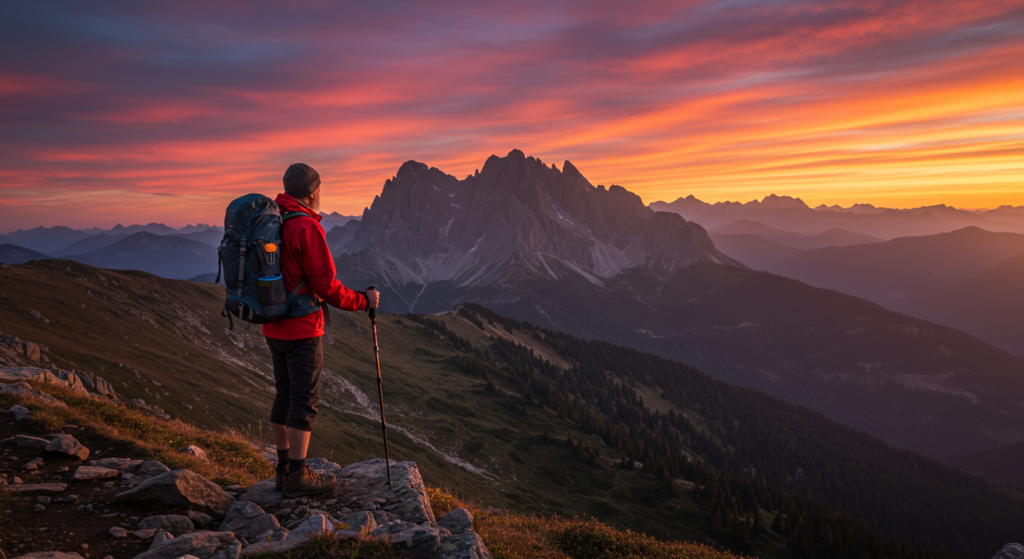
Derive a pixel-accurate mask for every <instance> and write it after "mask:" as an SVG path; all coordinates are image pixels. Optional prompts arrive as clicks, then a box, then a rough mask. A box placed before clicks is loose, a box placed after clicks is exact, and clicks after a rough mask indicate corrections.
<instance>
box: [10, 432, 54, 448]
mask: <svg viewBox="0 0 1024 559" xmlns="http://www.w3.org/2000/svg"><path fill="white" fill-rule="evenodd" d="M48 444H50V441H48V440H46V439H40V438H39V437H30V436H28V435H14V436H13V437H11V438H9V439H4V440H2V441H0V445H15V446H17V447H19V448H46V445H48Z"/></svg>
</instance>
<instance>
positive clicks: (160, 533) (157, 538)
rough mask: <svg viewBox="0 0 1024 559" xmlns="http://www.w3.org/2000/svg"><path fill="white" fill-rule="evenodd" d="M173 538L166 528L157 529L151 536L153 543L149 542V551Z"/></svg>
mask: <svg viewBox="0 0 1024 559" xmlns="http://www.w3.org/2000/svg"><path fill="white" fill-rule="evenodd" d="M173 539H174V536H172V535H171V534H170V533H169V532H167V530H157V532H156V535H154V536H153V543H151V544H149V551H153V550H154V549H156V548H158V547H160V546H162V545H164V544H166V543H167V542H169V541H171V540H173Z"/></svg>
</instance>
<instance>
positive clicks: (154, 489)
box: [116, 470, 235, 516]
mask: <svg viewBox="0 0 1024 559" xmlns="http://www.w3.org/2000/svg"><path fill="white" fill-rule="evenodd" d="M116 498H117V499H118V500H122V501H139V502H143V503H148V504H150V505H153V506H156V507H181V508H186V509H192V510H199V511H202V512H206V513H210V514H214V515H217V516H223V515H224V513H225V512H227V510H228V508H229V507H231V505H232V504H234V503H235V499H234V498H232V497H231V496H230V495H228V494H227V493H225V492H224V490H223V489H221V488H220V486H219V485H217V484H215V483H213V482H212V481H209V480H207V479H206V478H204V477H203V476H201V475H199V474H197V473H195V472H193V471H191V470H172V471H169V472H166V473H163V474H160V475H158V476H155V477H152V478H149V479H147V480H146V481H143V482H142V483H140V484H139V485H137V486H136V487H135V488H133V489H130V490H128V491H125V492H123V493H118V495H117V497H116Z"/></svg>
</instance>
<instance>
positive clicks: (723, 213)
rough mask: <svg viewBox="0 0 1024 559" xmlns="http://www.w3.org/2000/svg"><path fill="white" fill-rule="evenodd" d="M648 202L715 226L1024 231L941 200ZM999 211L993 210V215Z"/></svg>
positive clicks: (889, 232) (874, 232)
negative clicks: (915, 204)
mask: <svg viewBox="0 0 1024 559" xmlns="http://www.w3.org/2000/svg"><path fill="white" fill-rule="evenodd" d="M651 208H653V209H655V210H658V211H666V212H667V211H671V212H676V213H678V214H679V215H681V216H683V217H684V218H686V219H687V220H689V221H694V222H696V223H699V224H701V225H703V226H704V227H706V228H707V229H708V230H714V229H717V228H718V227H722V226H724V225H728V224H730V223H733V222H736V221H739V220H750V221H759V222H761V223H763V224H765V225H767V226H769V227H774V228H777V229H782V230H784V231H793V232H796V233H803V234H806V235H816V234H818V233H822V232H824V231H828V230H830V229H837V228H838V229H844V230H846V231H851V232H854V233H862V234H865V235H870V236H872V237H877V238H880V239H893V238H896V237H908V236H920V235H934V234H937V233H946V232H949V231H954V230H956V229H962V228H964V227H968V226H976V227H980V228H982V229H986V230H988V231H1008V232H1014V233H1024V223H1022V222H1020V221H1016V220H1014V221H1006V220H1001V219H990V218H988V217H986V216H984V215H979V214H977V213H974V212H969V211H966V210H958V209H955V208H950V207H948V206H944V205H938V206H928V207H923V208H914V209H911V210H891V209H885V208H875V207H874V206H870V205H866V204H865V205H858V206H854V207H853V208H848V209H843V208H835V207H822V206H819V207H818V208H815V209H812V208H810V207H808V206H807V205H806V204H804V202H803V201H802V200H800V199H799V198H790V197H788V196H775V195H774V194H773V195H771V196H767V197H765V198H764V199H763V200H761V201H758V200H754V201H751V202H747V203H740V202H717V203H715V204H708V203H706V202H702V201H700V200H698V199H697V198H695V197H693V196H687V197H686V198H679V199H677V200H676V201H674V202H671V203H669V202H654V203H652V204H651ZM997 217H998V216H997ZM772 240H774V239H772Z"/></svg>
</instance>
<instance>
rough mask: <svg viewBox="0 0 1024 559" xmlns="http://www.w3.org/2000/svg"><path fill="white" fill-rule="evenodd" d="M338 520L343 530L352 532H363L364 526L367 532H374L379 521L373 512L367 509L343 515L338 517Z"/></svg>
mask: <svg viewBox="0 0 1024 559" xmlns="http://www.w3.org/2000/svg"><path fill="white" fill-rule="evenodd" d="M338 522H339V523H340V528H341V529H342V530H349V531H352V532H361V531H362V530H363V528H364V527H365V528H366V531H367V532H373V531H374V530H376V529H377V521H376V520H375V519H374V518H373V515H372V514H370V513H368V512H366V511H363V512H357V513H353V514H349V515H346V516H343V517H341V518H339V519H338Z"/></svg>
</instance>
